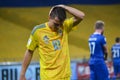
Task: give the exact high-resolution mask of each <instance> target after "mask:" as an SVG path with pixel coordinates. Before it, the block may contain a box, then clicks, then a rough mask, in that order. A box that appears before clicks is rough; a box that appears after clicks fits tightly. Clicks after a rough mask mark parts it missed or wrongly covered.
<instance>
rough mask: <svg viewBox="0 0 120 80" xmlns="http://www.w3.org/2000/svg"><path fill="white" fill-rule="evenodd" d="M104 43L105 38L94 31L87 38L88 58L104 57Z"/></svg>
mask: <svg viewBox="0 0 120 80" xmlns="http://www.w3.org/2000/svg"><path fill="white" fill-rule="evenodd" d="M104 45H106V38H105V37H104V36H103V35H101V34H99V33H97V32H95V33H94V34H92V35H91V36H90V38H89V48H90V59H94V60H95V59H96V60H97V59H104V50H103V46H104Z"/></svg>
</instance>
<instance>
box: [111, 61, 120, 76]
mask: <svg viewBox="0 0 120 80" xmlns="http://www.w3.org/2000/svg"><path fill="white" fill-rule="evenodd" d="M113 67H114V74H115V75H116V76H117V74H120V63H117V64H115V63H114V64H113Z"/></svg>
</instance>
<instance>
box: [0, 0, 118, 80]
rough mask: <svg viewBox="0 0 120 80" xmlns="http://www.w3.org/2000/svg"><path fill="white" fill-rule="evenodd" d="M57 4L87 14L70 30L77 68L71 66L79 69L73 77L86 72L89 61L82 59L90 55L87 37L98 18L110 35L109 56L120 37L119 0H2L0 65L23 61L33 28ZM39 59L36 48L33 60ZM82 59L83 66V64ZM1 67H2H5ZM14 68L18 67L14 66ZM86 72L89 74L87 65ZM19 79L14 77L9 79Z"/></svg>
mask: <svg viewBox="0 0 120 80" xmlns="http://www.w3.org/2000/svg"><path fill="white" fill-rule="evenodd" d="M57 4H65V5H69V6H71V7H74V8H77V9H79V10H81V11H83V12H84V13H85V18H84V20H83V21H82V22H81V23H80V24H79V25H78V29H77V30H75V31H72V32H71V33H70V34H69V48H70V57H71V60H72V61H71V63H72V62H73V63H72V64H73V65H75V66H74V67H75V70H74V69H72V70H73V71H76V74H75V77H76V78H73V79H74V80H75V79H78V77H81V76H82V75H81V74H83V73H84V74H85V71H84V70H85V69H86V68H85V67H86V65H87V64H86V63H85V65H84V63H83V61H85V62H87V61H88V59H89V48H88V38H89V36H90V35H91V34H92V33H93V32H94V23H95V21H96V20H103V21H104V22H105V33H104V34H105V36H106V38H107V46H108V50H109V59H110V56H111V54H110V48H111V47H112V45H113V44H114V40H115V38H116V37H118V36H119V37H120V1H119V0H66V1H65V0H55V1H54V0H29V1H28V0H26V1H25V0H10V1H9V0H0V62H1V65H2V64H3V63H7V65H10V64H11V63H13V62H15V63H17V64H19V62H20V63H21V62H22V60H23V57H24V53H25V50H26V44H27V40H28V38H29V35H30V33H31V30H32V29H33V27H34V26H35V25H37V24H41V23H44V22H47V21H48V13H49V10H50V8H51V7H52V6H54V5H57ZM68 17H71V15H68ZM38 61H39V56H38V53H37V51H35V53H34V56H33V59H32V62H38ZM8 62H9V63H8ZM78 62H79V63H80V64H78ZM81 62H82V67H81V66H80V65H81ZM74 63H75V64H74ZM37 64H38V63H37ZM73 65H72V66H73ZM110 65H111V64H110ZM78 67H80V68H78ZM11 68H13V67H11ZM83 68H84V69H83ZM87 68H88V66H87ZM0 70H1V71H2V69H0ZM112 70H113V69H112ZM3 71H4V70H3ZM83 71H84V72H83ZM13 72H15V71H14V70H13ZM6 74H7V73H6ZM6 74H5V75H6ZM112 74H113V73H112ZM0 75H1V76H0V78H2V79H0V80H5V79H4V78H3V77H2V73H1V74H0ZM3 75H4V74H3ZM76 75H77V76H76ZM86 75H87V76H88V75H89V70H88V69H87V72H86ZM16 79H17V78H13V79H12V78H11V79H10V80H16ZM31 80H32V78H31ZM33 80H35V79H33ZM36 80H37V79H36ZM79 80H80V79H79Z"/></svg>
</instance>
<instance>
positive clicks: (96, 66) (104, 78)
mask: <svg viewBox="0 0 120 80" xmlns="http://www.w3.org/2000/svg"><path fill="white" fill-rule="evenodd" d="M103 33H104V22H103V21H101V20H98V21H96V23H95V32H94V33H93V34H92V35H91V36H90V37H89V40H88V42H89V48H90V60H89V66H90V80H109V77H108V76H109V73H108V69H107V66H106V64H105V60H107V54H108V51H107V46H106V38H105V36H103Z"/></svg>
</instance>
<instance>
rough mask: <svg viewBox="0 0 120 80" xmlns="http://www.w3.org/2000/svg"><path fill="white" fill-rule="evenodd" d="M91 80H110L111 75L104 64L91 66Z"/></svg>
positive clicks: (99, 63)
mask: <svg viewBox="0 0 120 80" xmlns="http://www.w3.org/2000/svg"><path fill="white" fill-rule="evenodd" d="M89 66H90V80H109V73H108V69H107V66H106V64H105V63H104V62H98V63H96V62H95V63H94V64H89Z"/></svg>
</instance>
